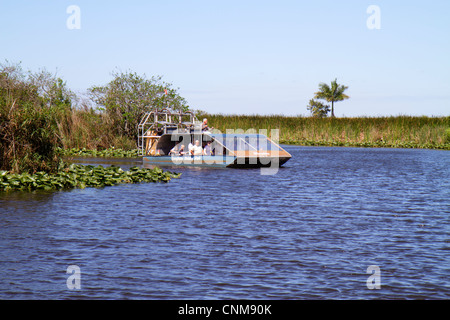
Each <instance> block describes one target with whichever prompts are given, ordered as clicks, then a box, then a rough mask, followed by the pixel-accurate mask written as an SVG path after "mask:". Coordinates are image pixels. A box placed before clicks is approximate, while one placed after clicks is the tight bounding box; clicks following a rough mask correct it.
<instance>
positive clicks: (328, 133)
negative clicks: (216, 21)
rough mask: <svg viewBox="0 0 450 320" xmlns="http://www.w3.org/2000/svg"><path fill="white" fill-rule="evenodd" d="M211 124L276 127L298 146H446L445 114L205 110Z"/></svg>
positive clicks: (449, 120)
mask: <svg viewBox="0 0 450 320" xmlns="http://www.w3.org/2000/svg"><path fill="white" fill-rule="evenodd" d="M200 116H201V117H206V118H208V122H209V123H211V125H212V126H213V127H214V128H217V129H219V130H220V131H221V132H223V133H225V132H226V129H233V130H236V129H242V130H244V132H245V131H247V130H249V129H252V128H253V129H256V130H259V129H266V130H267V134H268V135H269V136H270V132H271V130H272V129H278V130H279V137H278V139H279V143H280V144H290V145H300V146H346V147H375V148H421V149H441V150H450V116H449V117H426V116H422V117H417V116H390V117H355V118H317V117H304V116H282V115H268V116H263V115H223V114H206V113H203V114H201V115H200Z"/></svg>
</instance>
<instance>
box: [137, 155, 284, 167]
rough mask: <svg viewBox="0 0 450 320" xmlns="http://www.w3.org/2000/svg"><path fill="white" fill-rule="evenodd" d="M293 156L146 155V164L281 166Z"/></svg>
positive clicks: (143, 159)
mask: <svg viewBox="0 0 450 320" xmlns="http://www.w3.org/2000/svg"><path fill="white" fill-rule="evenodd" d="M290 158H291V157H290V156H286V157H236V156H181V157H176V156H173V157H172V156H144V157H143V158H142V161H143V163H144V164H152V165H164V166H201V167H218V168H226V167H228V168H261V167H271V166H272V167H273V166H276V167H279V166H282V165H283V164H284V163H286V162H287V161H288V160H289V159H290Z"/></svg>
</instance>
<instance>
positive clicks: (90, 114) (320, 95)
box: [0, 63, 450, 190]
mask: <svg viewBox="0 0 450 320" xmlns="http://www.w3.org/2000/svg"><path fill="white" fill-rule="evenodd" d="M112 76H113V79H112V80H111V81H110V82H109V83H108V84H106V85H104V86H93V87H92V88H90V89H89V90H88V98H84V99H83V98H80V97H79V96H77V95H76V94H74V93H73V92H72V91H71V90H69V89H68V88H67V86H66V83H65V82H64V81H63V80H62V79H61V78H58V77H56V76H55V75H53V74H51V73H49V72H47V71H45V70H41V71H39V72H24V71H23V70H22V68H21V67H20V65H17V64H16V65H14V64H10V63H6V64H0V170H1V171H0V172H1V175H2V176H1V180H0V181H1V186H0V190H16V189H20V190H34V189H39V188H42V189H55V188H56V189H58V188H63V189H64V188H70V187H83V186H103V185H110V184H112V183H116V182H118V183H123V182H127V181H128V182H135V181H134V178H133V177H135V176H134V175H131V176H130V175H129V174H125V173H123V172H121V171H120V170H119V169H116V168H112V169H108V170H113V171H114V173H111V172H109V171H107V169H94V168H91V167H87V168H85V169H82V168H81V166H77V167H73V166H72V167H70V169H67V166H66V165H64V164H63V163H62V158H63V157H66V156H82V157H85V156H93V157H137V156H138V152H137V150H136V142H137V139H136V135H137V126H138V122H139V120H140V117H141V116H142V115H143V114H144V112H146V111H150V108H152V109H153V110H154V109H158V110H162V109H168V108H169V109H170V110H172V111H177V110H187V109H189V106H188V105H187V104H186V101H185V100H184V99H183V98H182V97H181V96H180V95H179V94H178V89H174V88H172V85H171V84H170V83H166V82H163V81H162V78H161V77H152V78H150V79H147V78H146V76H145V75H142V76H141V75H138V74H136V73H133V72H125V73H118V72H116V73H113V74H112ZM346 89H347V87H346V86H343V85H339V84H337V82H336V80H334V81H332V82H331V86H330V85H327V84H324V83H321V84H320V85H319V91H318V92H316V94H315V99H323V100H325V101H327V102H331V113H332V117H330V118H328V117H326V115H327V113H328V112H329V110H330V108H329V106H327V105H326V104H324V103H322V102H320V101H317V100H314V99H312V100H311V101H310V106H309V107H310V111H312V112H313V114H314V115H315V117H286V116H279V115H272V116H258V115H253V116H252V115H220V114H212V115H207V114H204V113H202V112H201V111H197V116H198V117H199V118H202V117H205V116H206V117H208V118H209V123H210V124H211V125H212V126H213V127H215V128H217V129H219V130H220V131H222V132H224V133H225V132H226V130H227V129H243V130H244V131H245V130H248V129H256V130H259V129H267V130H268V133H269V135H270V130H271V129H279V133H280V135H279V142H280V143H282V144H297V145H311V146H358V147H400V148H432V149H445V150H450V117H410V116H398V117H378V118H371V117H359V118H335V117H334V116H333V115H334V102H337V101H342V100H344V99H347V98H348V96H347V95H345V94H344V91H345V90H346ZM64 168H65V169H64ZM63 169H64V170H65V171H64V170H63ZM96 170H97V171H96ZM101 170H106V171H105V172H104V173H101V172H100V171H101ZM74 171H76V172H74ZM84 171H86V172H89V174H94V173H95V175H94V176H93V177H92V178H91V179H89V178H87V177H86V178H81V177H84V174H83V172H84ZM131 172H132V173H133V174H135V175H138V176H145V177H146V178H143V179H144V180H142V181H147V180H146V179H150V180H151V181H155V179H156V180H158V181H159V180H162V181H167V179H168V177H169V176H170V177H172V176H173V175H171V174H170V173H168V176H165V175H160V174H162V173H159V171H158V172H153V173H151V172H150V171H145V170H144V171H142V172H141V171H137V170H136V169H133V170H131ZM75 173H77V174H79V177H80V178H79V179H78V178H76V179H75V178H74V177H73V175H75ZM97 173H98V174H99V175H100V173H101V174H102V175H103V176H102V178H99V177H97V176H96V175H97ZM123 174H125V176H122V175H123ZM158 175H160V176H159V178H158V177H157V176H158ZM110 176H111V177H110ZM94 177H95V178H94ZM64 179H66V180H67V181H64ZM136 179H137V178H136ZM138 180H139V179H138ZM139 181H141V180H139Z"/></svg>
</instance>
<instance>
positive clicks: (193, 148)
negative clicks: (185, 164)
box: [170, 140, 213, 156]
mask: <svg viewBox="0 0 450 320" xmlns="http://www.w3.org/2000/svg"><path fill="white" fill-rule="evenodd" d="M170 153H171V154H172V155H177V156H185V155H190V156H211V155H213V151H212V149H211V141H208V142H207V143H206V145H205V147H204V148H202V146H201V145H200V141H199V140H195V143H194V144H192V143H189V145H188V151H186V150H185V148H184V144H182V145H179V144H177V145H176V146H175V147H173V149H172V150H170Z"/></svg>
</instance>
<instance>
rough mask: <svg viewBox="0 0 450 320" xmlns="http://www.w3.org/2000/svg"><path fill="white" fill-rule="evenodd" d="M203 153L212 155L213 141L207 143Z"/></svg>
mask: <svg viewBox="0 0 450 320" xmlns="http://www.w3.org/2000/svg"><path fill="white" fill-rule="evenodd" d="M203 155H205V156H210V155H211V141H208V142H207V143H206V146H205V148H204V149H203Z"/></svg>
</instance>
